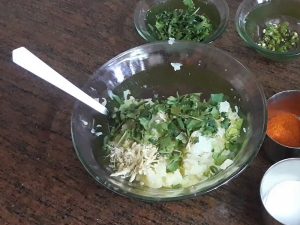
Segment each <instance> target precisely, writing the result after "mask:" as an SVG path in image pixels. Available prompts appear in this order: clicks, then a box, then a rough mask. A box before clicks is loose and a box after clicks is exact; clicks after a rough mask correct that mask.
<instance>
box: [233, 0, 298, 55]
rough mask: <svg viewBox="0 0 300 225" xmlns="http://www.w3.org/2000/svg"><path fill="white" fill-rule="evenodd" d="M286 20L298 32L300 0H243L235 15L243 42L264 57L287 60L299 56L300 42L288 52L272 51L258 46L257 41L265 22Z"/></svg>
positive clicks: (276, 22)
mask: <svg viewBox="0 0 300 225" xmlns="http://www.w3.org/2000/svg"><path fill="white" fill-rule="evenodd" d="M283 22H288V23H289V25H290V27H291V28H292V30H294V31H297V33H298V34H300V0H289V1H286V0H244V1H243V2H242V3H241V4H240V6H239V8H238V10H237V12H236V16H235V25H236V29H237V31H238V33H239V35H240V37H241V38H242V39H243V40H244V41H245V43H246V44H247V45H248V46H249V47H251V48H253V49H255V50H256V51H257V52H258V53H260V54H261V55H263V56H264V57H266V58H269V59H271V60H276V61H287V60H291V59H294V58H296V57H299V56H300V42H299V43H298V45H297V47H296V48H294V49H292V50H290V51H288V52H283V53H281V52H274V51H271V50H268V49H265V48H262V47H260V46H259V45H258V44H257V41H258V40H259V39H260V37H261V36H262V34H263V30H264V28H265V27H266V26H267V24H269V23H272V24H279V23H283Z"/></svg>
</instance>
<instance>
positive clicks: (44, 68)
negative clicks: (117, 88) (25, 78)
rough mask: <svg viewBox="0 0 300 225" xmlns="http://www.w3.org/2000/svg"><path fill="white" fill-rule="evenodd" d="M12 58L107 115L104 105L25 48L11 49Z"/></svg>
mask: <svg viewBox="0 0 300 225" xmlns="http://www.w3.org/2000/svg"><path fill="white" fill-rule="evenodd" d="M12 60H13V62H14V63H16V64H17V65H19V66H21V67H23V68H24V69H26V70H28V71H30V72H31V73H33V74H34V75H36V76H38V77H40V78H42V79H44V80H45V81H48V82H49V83H50V84H53V85H54V86H56V87H58V88H59V89H61V90H63V91H65V92H66V93H68V94H70V95H72V96H73V97H75V98H77V99H78V100H80V101H81V102H83V103H85V104H87V105H88V106H90V107H92V108H93V109H95V110H97V111H98V112H100V113H102V114H104V115H107V113H108V110H107V108H106V107H105V106H103V105H101V104H100V103H99V102H98V101H96V100H95V99H93V98H92V97H90V96H89V95H87V94H86V93H84V92H83V91H82V90H80V89H79V88H78V87H76V86H75V85H74V84H72V83H71V82H70V81H68V80H67V79H66V78H64V77H63V76H62V75H60V74H59V73H57V72H56V71H55V70H53V69H52V68H51V67H50V66H48V65H47V64H46V63H44V62H43V61H42V60H40V59H39V58H38V57H36V56H35V55H34V54H32V53H31V52H30V51H28V50H27V49H26V48H24V47H20V48H17V49H15V50H13V52H12Z"/></svg>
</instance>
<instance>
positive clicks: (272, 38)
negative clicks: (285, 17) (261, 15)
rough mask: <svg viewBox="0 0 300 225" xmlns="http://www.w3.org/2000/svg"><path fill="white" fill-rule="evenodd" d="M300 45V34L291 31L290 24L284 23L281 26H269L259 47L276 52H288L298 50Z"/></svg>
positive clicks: (264, 30)
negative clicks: (299, 44)
mask: <svg viewBox="0 0 300 225" xmlns="http://www.w3.org/2000/svg"><path fill="white" fill-rule="evenodd" d="M298 43H299V35H298V33H297V32H296V31H292V30H291V28H290V25H289V23H288V22H284V23H281V24H268V25H267V27H266V28H265V29H263V35H262V38H261V39H260V40H259V42H258V45H259V46H260V47H262V48H265V49H268V50H271V51H275V52H287V51H290V50H291V49H293V48H296V47H297V45H298Z"/></svg>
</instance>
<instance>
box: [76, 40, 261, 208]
mask: <svg viewBox="0 0 300 225" xmlns="http://www.w3.org/2000/svg"><path fill="white" fill-rule="evenodd" d="M174 44H179V45H189V46H190V45H192V46H195V47H196V46H198V47H202V48H203V47H205V48H210V49H212V50H214V51H216V52H218V53H220V54H223V55H224V56H226V57H229V58H230V59H232V60H233V61H235V62H236V63H237V64H239V65H240V66H241V68H244V69H245V71H247V72H248V73H247V74H248V75H249V76H251V77H253V78H254V79H253V82H254V83H255V85H256V87H257V90H258V92H259V94H260V96H261V100H262V104H263V107H262V108H263V112H262V113H263V115H262V121H263V125H262V128H261V129H260V132H261V136H260V139H259V140H258V141H257V146H256V149H257V150H256V151H253V153H252V154H251V156H250V157H249V158H248V159H247V160H246V161H245V162H244V163H243V164H241V166H240V167H239V168H238V169H237V170H235V171H234V172H233V173H232V174H230V175H229V176H228V177H226V178H222V179H220V180H219V181H218V182H216V183H215V184H214V185H211V186H208V187H206V188H204V189H200V190H198V191H196V192H195V193H191V194H186V195H179V196H170V197H165V198H164V197H153V196H144V195H139V194H136V193H133V192H128V191H124V190H123V189H121V188H118V189H117V190H116V189H114V188H112V187H111V185H108V184H107V180H106V179H103V178H102V177H98V176H97V174H95V173H94V171H93V169H92V168H91V166H90V165H89V164H88V163H87V162H85V161H84V160H83V158H82V157H81V153H80V152H81V151H80V150H79V149H77V145H76V141H75V132H74V130H73V123H74V121H73V118H74V117H75V112H76V111H75V109H76V108H77V107H78V105H80V104H82V103H81V102H79V101H76V102H75V104H74V107H73V111H72V115H71V137H72V143H73V146H74V150H75V153H76V155H77V157H78V159H79V161H80V162H81V164H82V165H83V166H84V168H85V169H86V171H87V172H88V173H89V174H90V175H91V176H92V177H93V179H94V180H96V181H97V182H98V183H99V184H101V185H102V186H104V187H106V188H107V189H109V190H110V191H112V192H114V193H117V194H119V195H121V196H124V197H129V198H132V199H136V200H141V201H145V202H170V201H178V200H183V199H190V198H193V197H197V196H201V195H204V194H206V193H208V192H211V191H213V190H215V189H217V188H218V187H220V186H222V185H224V184H225V183H227V182H229V181H230V180H232V179H233V178H235V177H236V176H237V175H239V174H240V173H241V172H243V171H244V170H245V169H246V168H247V167H248V166H249V165H250V164H251V163H252V162H253V160H254V159H255V157H256V156H257V154H258V152H259V151H260V148H261V146H262V144H263V141H264V138H265V135H266V129H267V126H266V121H267V103H266V97H265V94H264V91H263V88H262V86H261V84H260V83H259V82H258V80H257V79H255V76H254V74H253V73H252V72H251V71H250V70H249V69H248V68H247V67H245V66H244V65H243V64H242V63H241V62H240V61H238V60H237V59H235V58H234V57H232V56H231V55H230V54H228V53H227V52H225V51H223V50H221V49H219V48H216V47H214V46H211V45H207V44H203V43H197V42H192V41H175V42H174ZM160 45H162V46H163V45H170V44H169V43H168V41H160V42H152V43H147V44H143V45H140V46H137V47H134V48H131V49H129V50H126V51H124V52H122V53H120V54H118V55H117V56H115V57H113V58H112V59H110V60H109V61H107V62H106V63H104V64H103V65H102V66H100V67H99V68H98V69H97V70H96V71H95V72H94V74H93V75H92V76H91V77H90V78H89V79H88V81H87V82H86V83H85V85H84V88H85V87H86V85H87V84H88V82H89V81H90V80H92V79H93V78H94V77H96V76H97V71H99V70H101V69H104V68H105V67H107V66H109V65H110V64H111V63H114V62H116V61H118V59H120V58H122V57H124V56H125V55H127V54H130V53H132V52H136V50H138V49H141V48H142V49H144V48H149V47H152V46H160ZM225 171H226V170H225Z"/></svg>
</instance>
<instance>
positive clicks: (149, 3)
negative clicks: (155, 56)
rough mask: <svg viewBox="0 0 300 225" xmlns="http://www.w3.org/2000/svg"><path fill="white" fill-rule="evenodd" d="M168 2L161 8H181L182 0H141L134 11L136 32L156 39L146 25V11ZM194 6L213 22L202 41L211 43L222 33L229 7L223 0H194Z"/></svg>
mask: <svg viewBox="0 0 300 225" xmlns="http://www.w3.org/2000/svg"><path fill="white" fill-rule="evenodd" d="M166 2H168V4H167V5H166V7H165V8H164V7H162V9H163V10H172V9H176V8H183V7H184V5H183V4H182V0H141V1H139V2H138V4H137V6H136V8H135V12H134V24H135V28H136V30H137V31H138V33H139V34H140V35H141V36H142V38H144V39H145V40H146V41H148V42H153V41H157V39H156V38H155V37H154V36H153V34H151V32H150V31H149V27H148V25H147V16H148V12H149V11H150V10H151V9H153V8H154V7H157V6H159V5H160V4H164V3H166ZM194 3H195V5H196V7H200V13H204V14H205V15H206V16H207V17H208V18H209V19H210V20H211V21H212V22H213V24H214V31H213V32H212V34H211V35H210V36H209V37H207V38H206V39H205V40H204V41H202V43H211V42H213V41H214V40H216V39H217V38H218V37H220V36H221V34H223V32H224V31H225V29H226V26H227V24H228V19H229V8H228V5H227V2H226V1H225V0H210V1H207V0H194Z"/></svg>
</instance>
